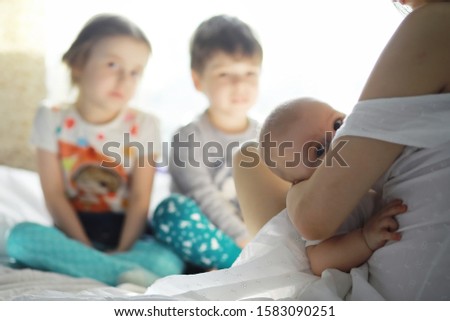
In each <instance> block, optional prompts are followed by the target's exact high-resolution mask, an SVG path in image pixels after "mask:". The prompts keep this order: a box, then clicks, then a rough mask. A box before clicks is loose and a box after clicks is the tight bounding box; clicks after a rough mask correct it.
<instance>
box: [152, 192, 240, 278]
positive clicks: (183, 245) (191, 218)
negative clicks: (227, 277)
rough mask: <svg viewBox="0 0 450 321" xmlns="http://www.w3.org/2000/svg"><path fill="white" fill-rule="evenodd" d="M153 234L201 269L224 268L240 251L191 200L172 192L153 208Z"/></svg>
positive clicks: (231, 262)
mask: <svg viewBox="0 0 450 321" xmlns="http://www.w3.org/2000/svg"><path fill="white" fill-rule="evenodd" d="M152 226H153V232H154V235H155V237H156V238H157V239H158V240H160V241H161V242H163V243H166V244H167V245H169V246H170V247H171V248H172V249H173V250H174V251H175V252H176V253H177V254H178V255H179V256H180V257H182V258H183V259H184V260H185V261H186V262H189V263H191V264H194V265H196V266H199V267H202V268H207V269H210V268H218V269H222V268H228V267H230V266H231V265H232V264H233V262H234V261H235V260H236V258H237V257H238V256H239V254H240V253H241V248H240V247H239V246H238V245H237V244H236V243H235V242H234V240H233V239H232V238H231V237H229V236H228V235H226V234H225V233H223V232H222V231H221V230H219V229H218V228H217V227H215V226H214V225H213V224H212V223H211V222H210V221H209V219H208V218H207V217H206V216H205V215H204V214H203V213H202V211H201V210H200V208H199V207H198V206H197V204H196V203H195V201H193V200H192V199H190V198H188V197H186V196H183V195H179V194H172V195H171V196H169V197H168V198H166V199H165V200H163V201H162V202H161V203H160V204H159V205H158V206H157V208H156V209H155V212H154V214H153V219H152Z"/></svg>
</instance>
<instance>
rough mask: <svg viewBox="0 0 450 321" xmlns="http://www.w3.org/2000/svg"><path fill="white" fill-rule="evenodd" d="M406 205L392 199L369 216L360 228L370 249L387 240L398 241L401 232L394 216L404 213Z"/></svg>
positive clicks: (373, 249)
mask: <svg viewBox="0 0 450 321" xmlns="http://www.w3.org/2000/svg"><path fill="white" fill-rule="evenodd" d="M406 210H407V206H406V205H405V204H403V202H402V201H401V200H394V201H392V202H390V203H388V204H387V205H386V206H385V207H383V208H382V209H381V210H380V211H379V212H378V213H376V214H375V215H374V216H372V217H371V218H370V220H369V221H368V222H367V223H366V224H365V225H364V227H363V229H362V234H363V238H364V240H365V241H366V244H367V246H368V247H369V249H370V250H372V251H375V250H377V249H379V248H380V247H383V246H384V245H385V244H386V242H387V241H391V240H392V241H399V240H400V239H401V234H400V233H399V232H396V231H397V230H398V222H397V220H396V219H395V216H396V215H398V214H402V213H405V212H406Z"/></svg>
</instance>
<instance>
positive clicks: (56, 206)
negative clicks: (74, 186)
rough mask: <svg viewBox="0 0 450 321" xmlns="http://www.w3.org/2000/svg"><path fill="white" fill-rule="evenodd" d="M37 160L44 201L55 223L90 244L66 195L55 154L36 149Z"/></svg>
mask: <svg viewBox="0 0 450 321" xmlns="http://www.w3.org/2000/svg"><path fill="white" fill-rule="evenodd" d="M37 161H38V171H39V177H40V180H41V185H42V191H43V193H44V197H45V203H46V205H47V208H48V210H49V212H50V214H51V215H52V218H53V220H54V223H55V225H56V226H58V228H60V229H61V230H62V231H63V232H64V233H65V234H66V235H67V236H68V237H70V238H72V239H75V240H78V241H80V242H81V243H84V244H86V245H88V246H92V244H91V241H90V240H89V238H88V237H87V235H86V233H85V231H84V229H83V226H82V225H81V222H80V220H79V219H78V216H77V213H76V212H75V210H74V209H73V207H72V205H71V204H70V202H69V200H68V199H67V197H66V194H65V191H64V182H63V177H62V173H61V166H60V163H59V160H58V157H57V155H56V154H55V153H52V152H49V151H46V150H43V149H38V150H37Z"/></svg>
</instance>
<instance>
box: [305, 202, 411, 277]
mask: <svg viewBox="0 0 450 321" xmlns="http://www.w3.org/2000/svg"><path fill="white" fill-rule="evenodd" d="M406 209H407V208H406V206H405V205H404V204H403V203H402V202H401V201H400V200H394V201H392V202H390V203H388V204H387V205H386V206H385V207H383V208H382V209H381V210H380V211H379V212H378V213H376V214H375V215H373V216H372V217H371V218H370V220H369V221H368V222H367V223H366V224H365V225H364V227H363V228H359V229H356V230H353V231H351V232H349V233H347V234H343V235H337V236H334V237H331V238H329V239H327V240H325V241H323V242H322V243H319V244H317V245H311V246H308V247H307V248H306V253H307V255H308V258H309V261H310V265H311V270H312V272H313V273H314V274H315V275H319V276H320V275H321V274H322V272H323V271H324V270H325V269H328V268H335V269H338V270H341V271H344V272H349V271H350V270H351V269H352V268H354V267H357V266H360V265H361V264H363V263H364V262H365V261H367V260H368V259H369V257H370V256H371V255H372V253H373V252H374V251H375V250H377V249H379V248H380V247H383V246H384V245H385V244H386V242H387V241H389V240H395V241H398V240H400V237H401V235H400V233H398V232H396V231H397V229H398V223H397V221H396V220H395V218H394V216H395V215H398V214H401V213H404V212H405V211H406Z"/></svg>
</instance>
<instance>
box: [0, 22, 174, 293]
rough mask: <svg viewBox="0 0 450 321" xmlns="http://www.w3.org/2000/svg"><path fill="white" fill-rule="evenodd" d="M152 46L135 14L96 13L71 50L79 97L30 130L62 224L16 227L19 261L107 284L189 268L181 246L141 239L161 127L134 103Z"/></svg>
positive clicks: (45, 112) (43, 114)
mask: <svg viewBox="0 0 450 321" xmlns="http://www.w3.org/2000/svg"><path fill="white" fill-rule="evenodd" d="M150 53H151V46H150V43H149V41H148V40H147V38H146V37H145V35H144V34H143V32H142V31H141V30H140V29H139V28H138V27H137V26H136V25H134V24H133V23H132V22H130V21H128V20H126V19H124V18H122V17H119V16H113V15H99V16H96V17H94V18H92V19H91V20H90V21H88V23H87V24H86V25H85V26H84V28H83V29H82V30H81V32H80V34H79V35H78V37H77V38H76V40H75V41H74V43H73V44H72V46H71V47H70V48H69V50H68V51H67V52H66V53H65V54H64V56H63V61H64V62H65V63H66V64H67V66H68V67H69V69H70V71H71V78H72V83H73V84H74V85H75V86H76V87H77V89H78V97H77V99H76V101H75V103H73V104H66V105H63V106H59V107H53V108H51V109H50V108H46V107H41V108H40V109H39V110H38V112H37V115H36V119H35V123H34V127H33V132H32V138H31V142H32V143H33V144H34V145H35V146H36V147H37V160H38V169H39V175H40V179H41V184H42V189H43V192H44V196H45V200H46V204H47V207H48V210H49V212H50V213H51V215H52V217H53V220H54V223H55V227H45V226H40V225H37V224H34V223H21V224H18V225H17V226H15V227H14V228H13V229H12V230H11V232H10V235H9V237H8V242H7V251H8V254H9V255H10V256H11V257H12V258H14V259H15V260H16V261H17V262H19V263H22V264H24V265H26V266H29V267H32V268H36V269H44V270H50V271H54V272H59V273H64V274H68V275H72V276H76V277H90V278H94V279H97V280H99V281H102V282H105V283H107V284H110V285H116V284H118V283H121V282H133V283H138V284H140V285H149V284H150V283H152V282H153V281H154V280H155V279H156V278H158V277H161V276H166V275H169V274H175V273H180V272H182V269H183V263H182V261H181V259H180V258H178V256H176V254H174V253H173V252H172V251H171V250H169V249H168V248H166V247H165V246H164V245H162V244H159V243H157V242H156V241H155V240H154V239H152V238H147V239H141V236H142V235H143V232H144V229H145V226H146V224H147V214H148V209H149V202H150V194H151V190H152V184H153V178H154V173H155V167H154V166H153V164H154V162H153V161H154V158H155V157H156V155H157V153H158V152H159V150H158V147H159V146H160V142H159V131H158V123H157V119H156V118H155V117H154V116H152V115H148V114H145V113H143V112H141V111H138V110H135V109H132V108H130V107H129V106H128V102H129V101H130V99H131V98H132V97H133V94H134V92H135V89H136V87H137V85H138V83H139V80H140V78H141V74H142V72H143V70H144V68H145V66H146V63H147V59H148V58H149V55H150ZM148 142H151V143H153V144H149V143H148ZM152 146H153V148H152ZM133 147H135V148H133Z"/></svg>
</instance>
